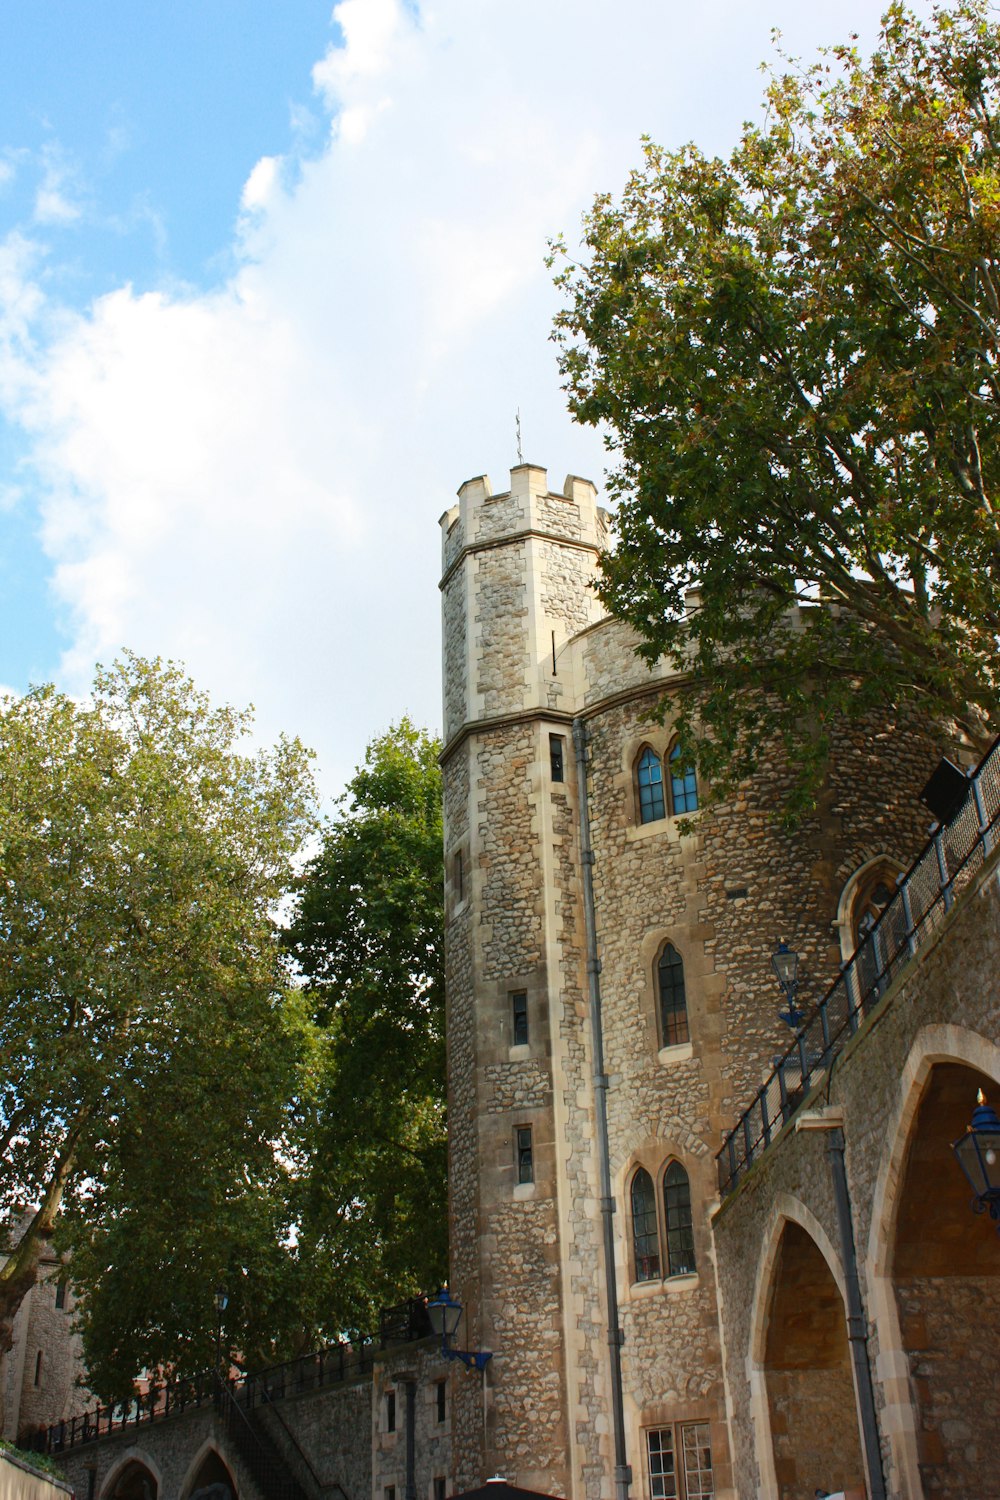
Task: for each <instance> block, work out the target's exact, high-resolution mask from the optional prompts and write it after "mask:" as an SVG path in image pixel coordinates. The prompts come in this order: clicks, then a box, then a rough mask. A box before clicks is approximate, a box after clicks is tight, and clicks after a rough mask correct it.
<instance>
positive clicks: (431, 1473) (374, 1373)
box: [57, 1340, 477, 1500]
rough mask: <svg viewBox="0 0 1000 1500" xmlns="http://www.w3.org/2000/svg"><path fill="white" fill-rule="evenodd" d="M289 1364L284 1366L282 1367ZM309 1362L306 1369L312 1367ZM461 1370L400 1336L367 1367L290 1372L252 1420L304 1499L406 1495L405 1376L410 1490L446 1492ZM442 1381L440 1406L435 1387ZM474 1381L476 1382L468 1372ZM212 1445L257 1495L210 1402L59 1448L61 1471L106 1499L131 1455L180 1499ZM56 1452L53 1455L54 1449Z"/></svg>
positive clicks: (243, 1498) (427, 1499)
mask: <svg viewBox="0 0 1000 1500" xmlns="http://www.w3.org/2000/svg"><path fill="white" fill-rule="evenodd" d="M289 1369H291V1367H289ZM312 1373H313V1371H312V1368H310V1370H309V1375H310V1377H311V1375H312ZM464 1374H465V1372H464V1370H462V1368H461V1366H457V1367H456V1366H455V1365H454V1364H453V1363H450V1362H447V1361H445V1360H443V1359H442V1358H441V1356H440V1351H439V1349H438V1347H437V1345H436V1343H435V1342H434V1341H433V1340H425V1341H423V1342H421V1343H415V1344H406V1345H398V1346H396V1347H394V1348H392V1349H389V1350H385V1351H382V1352H381V1353H379V1354H376V1355H375V1357H374V1361H373V1366H372V1368H371V1370H369V1371H367V1372H366V1373H364V1374H363V1375H362V1374H360V1373H359V1374H357V1375H355V1376H354V1377H353V1378H351V1379H348V1380H346V1381H343V1382H340V1383H337V1384H332V1385H329V1386H325V1387H322V1388H320V1389H318V1390H317V1389H307V1390H303V1391H301V1392H296V1391H295V1390H294V1376H293V1374H291V1373H290V1374H289V1376H288V1384H287V1387H286V1388H285V1389H286V1394H284V1395H277V1394H275V1399H273V1400H272V1401H271V1402H270V1403H258V1404H257V1405H256V1406H255V1407H254V1409H253V1421H254V1422H255V1423H257V1424H259V1426H260V1428H261V1429H262V1430H263V1431H264V1433H265V1434H266V1437H267V1438H268V1439H269V1441H270V1443H271V1444H272V1445H273V1448H274V1449H275V1450H276V1452H277V1453H278V1455H280V1457H281V1459H282V1460H283V1461H284V1463H285V1465H286V1466H287V1468H288V1470H289V1472H290V1473H291V1474H292V1475H293V1476H294V1477H295V1478H296V1479H297V1480H298V1482H299V1484H300V1485H301V1487H302V1489H303V1491H304V1493H305V1495H306V1496H307V1497H308V1500H324V1497H331V1496H332V1497H336V1500H385V1495H386V1490H387V1489H389V1488H390V1487H394V1488H395V1490H396V1495H397V1497H398V1500H404V1496H405V1486H406V1445H407V1399H406V1388H407V1384H408V1383H411V1382H412V1384H413V1387H414V1398H415V1399H414V1418H415V1421H414V1439H415V1453H414V1457H415V1464H414V1482H415V1487H416V1494H417V1497H418V1500H434V1496H435V1483H434V1482H435V1480H443V1481H444V1483H445V1488H446V1492H447V1494H449V1495H451V1494H453V1493H454V1492H455V1490H456V1489H457V1488H458V1485H457V1484H456V1482H455V1475H454V1469H453V1465H452V1459H451V1444H452V1434H453V1413H454V1392H455V1390H456V1389H457V1388H458V1386H459V1385H460V1383H461V1381H462V1379H463V1377H464ZM442 1383H443V1384H444V1386H445V1388H446V1389H445V1400H444V1411H443V1415H439V1410H440V1409H439V1405H438V1387H439V1385H441V1384H442ZM471 1383H472V1384H473V1385H476V1384H477V1382H476V1381H475V1380H472V1382H471ZM390 1391H391V1392H393V1393H394V1395H395V1398H396V1399H395V1423H394V1426H393V1427H392V1428H391V1429H390V1427H389V1424H388V1422H387V1416H386V1414H387V1404H386V1397H387V1394H388V1393H389V1392H390ZM210 1451H214V1452H216V1453H218V1454H219V1456H220V1457H221V1459H222V1460H223V1462H224V1463H225V1464H226V1465H227V1467H228V1468H229V1469H230V1471H231V1473H232V1474H233V1476H234V1479H235V1481H236V1485H237V1488H238V1491H239V1497H240V1500H263V1497H262V1496H261V1495H260V1493H259V1491H258V1488H257V1485H256V1483H255V1480H254V1477H253V1475H252V1473H251V1472H250V1471H249V1470H248V1468H247V1466H246V1464H245V1463H244V1461H243V1459H242V1458H241V1455H240V1452H239V1450H238V1448H237V1447H236V1446H235V1445H234V1443H233V1441H232V1439H231V1436H230V1434H229V1433H228V1432H227V1431H226V1428H225V1425H224V1423H222V1422H221V1421H220V1419H219V1418H218V1416H217V1414H216V1412H215V1409H214V1407H213V1405H212V1403H211V1402H206V1403H205V1404H204V1405H203V1406H201V1407H189V1408H188V1409H187V1410H186V1411H185V1412H183V1413H181V1414H176V1415H172V1416H170V1417H167V1418H161V1419H160V1420H158V1421H154V1422H148V1421H146V1422H143V1423H142V1425H141V1426H139V1427H138V1428H137V1427H135V1426H134V1425H132V1426H129V1427H128V1428H126V1429H125V1430H119V1431H117V1432H115V1433H113V1434H111V1435H106V1436H103V1437H101V1438H100V1439H99V1440H98V1441H96V1442H90V1443H86V1444H82V1445H80V1446H79V1447H76V1448H72V1449H69V1450H67V1451H66V1453H65V1454H64V1455H62V1456H61V1457H60V1462H61V1464H62V1466H63V1468H64V1469H65V1472H66V1476H67V1479H68V1481H69V1482H70V1483H71V1484H72V1486H73V1488H74V1489H75V1490H76V1493H77V1495H78V1496H79V1497H81V1500H83V1497H86V1496H87V1495H89V1494H90V1484H91V1477H90V1476H91V1472H93V1476H94V1477H93V1486H94V1488H93V1494H94V1496H95V1500H107V1497H108V1496H110V1495H111V1494H112V1492H113V1489H114V1484H115V1481H116V1477H117V1476H118V1475H120V1474H121V1472H122V1469H123V1467H124V1466H125V1465H126V1464H127V1463H130V1462H133V1461H135V1462H139V1463H141V1464H143V1465H144V1466H145V1467H146V1468H147V1469H148V1470H149V1471H150V1473H151V1475H152V1476H153V1479H154V1480H155V1482H156V1484H157V1486H158V1493H157V1496H156V1500H185V1497H186V1495H187V1493H188V1491H189V1490H190V1488H191V1485H192V1483H193V1482H194V1479H195V1476H196V1474H197V1471H198V1469H199V1467H200V1465H201V1463H202V1462H203V1460H204V1459H205V1456H206V1454H207V1453H209V1452H210ZM57 1456H58V1455H57Z"/></svg>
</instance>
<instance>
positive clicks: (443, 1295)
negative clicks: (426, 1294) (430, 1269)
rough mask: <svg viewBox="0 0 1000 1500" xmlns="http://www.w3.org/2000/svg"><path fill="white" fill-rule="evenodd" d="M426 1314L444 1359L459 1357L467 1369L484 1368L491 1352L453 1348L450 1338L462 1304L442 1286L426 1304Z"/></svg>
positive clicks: (456, 1329)
mask: <svg viewBox="0 0 1000 1500" xmlns="http://www.w3.org/2000/svg"><path fill="white" fill-rule="evenodd" d="M427 1316H428V1317H429V1318H430V1320H431V1327H432V1328H433V1330H434V1332H435V1333H436V1334H437V1336H438V1338H439V1339H440V1340H441V1353H442V1355H443V1356H444V1358H445V1359H460V1360H461V1361H462V1363H463V1365H464V1366H465V1368H466V1369H467V1370H485V1369H486V1366H487V1365H488V1364H489V1362H490V1360H491V1359H492V1358H493V1355H492V1353H490V1352H488V1351H487V1350H485V1349H453V1348H452V1347H451V1340H452V1339H453V1338H454V1337H455V1334H456V1333H457V1332H458V1325H459V1322H460V1321H461V1317H462V1304H461V1302H459V1301H457V1300H456V1298H454V1297H453V1296H452V1295H451V1292H449V1290H448V1288H447V1287H446V1286H443V1287H442V1288H441V1290H440V1291H439V1292H438V1294H437V1296H436V1297H432V1298H431V1300H430V1301H429V1302H428V1304H427Z"/></svg>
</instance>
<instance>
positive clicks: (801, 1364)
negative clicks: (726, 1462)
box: [748, 1194, 864, 1500]
mask: <svg viewBox="0 0 1000 1500" xmlns="http://www.w3.org/2000/svg"><path fill="white" fill-rule="evenodd" d="M748 1352H749V1359H748V1373H749V1377H750V1389H751V1409H752V1413H753V1420H754V1429H755V1436H756V1447H757V1462H758V1467H759V1472H760V1479H761V1486H760V1490H761V1493H762V1494H767V1495H774V1496H776V1497H779V1500H781V1497H784V1496H786V1495H787V1496H799V1495H810V1494H812V1493H813V1491H814V1489H817V1488H821V1489H831V1488H833V1489H847V1490H850V1489H854V1488H859V1489H862V1491H863V1486H864V1459H863V1455H862V1445H861V1435H860V1431H859V1426H858V1418H857V1401H856V1398H855V1391H854V1377H853V1370H852V1366H851V1359H850V1353H849V1349H848V1342H847V1318H846V1311H845V1304H844V1279H843V1272H842V1268H841V1265H840V1260H839V1257H838V1256H837V1254H836V1252H835V1250H834V1248H833V1244H832V1243H831V1241H830V1238H829V1235H828V1234H827V1232H826V1230H825V1229H824V1228H823V1226H822V1224H821V1223H820V1222H819V1220H818V1219H817V1218H816V1216H815V1215H814V1214H813V1213H812V1212H811V1210H809V1209H808V1208H807V1207H806V1206H805V1204H803V1203H801V1202H800V1201H799V1200H798V1199H795V1198H792V1197H791V1196H790V1195H788V1194H779V1195H778V1198H777V1200H776V1202H775V1204H774V1205H773V1207H772V1211H771V1217H770V1220H769V1225H768V1230H767V1233H766V1234H765V1237H764V1242H763V1245H762V1250H761V1255H760V1259H759V1265H758V1272H757V1281H756V1286H755V1289H754V1300H753V1312H752V1319H751V1330H750V1349H749V1351H748Z"/></svg>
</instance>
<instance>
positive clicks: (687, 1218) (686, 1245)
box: [663, 1161, 695, 1276]
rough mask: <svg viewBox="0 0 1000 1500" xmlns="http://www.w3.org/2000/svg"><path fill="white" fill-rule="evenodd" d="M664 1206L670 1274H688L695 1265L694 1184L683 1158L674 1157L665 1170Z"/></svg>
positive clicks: (668, 1270) (668, 1272)
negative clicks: (692, 1185) (682, 1164)
mask: <svg viewBox="0 0 1000 1500" xmlns="http://www.w3.org/2000/svg"><path fill="white" fill-rule="evenodd" d="M663 1208H664V1212H665V1215H666V1221H667V1275H668V1276H687V1275H689V1274H690V1273H691V1272H692V1271H694V1269H695V1264H694V1230H693V1229H692V1227H691V1184H690V1183H689V1182H688V1175H687V1173H686V1172H685V1170H684V1168H683V1167H682V1166H681V1164H680V1162H679V1161H672V1162H671V1163H670V1165H669V1167H668V1168H667V1170H666V1171H665V1172H664V1174H663Z"/></svg>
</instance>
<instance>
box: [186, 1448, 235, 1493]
mask: <svg viewBox="0 0 1000 1500" xmlns="http://www.w3.org/2000/svg"><path fill="white" fill-rule="evenodd" d="M182 1494H183V1495H184V1500H237V1494H238V1492H237V1489H236V1481H235V1479H234V1478H233V1476H232V1474H231V1473H230V1470H229V1466H228V1464H226V1462H225V1461H224V1460H223V1459H222V1458H221V1457H220V1456H219V1454H218V1453H217V1452H216V1450H215V1449H214V1448H209V1450H208V1451H207V1453H205V1454H204V1455H203V1457H202V1458H201V1460H200V1461H199V1462H198V1463H197V1465H196V1467H195V1470H194V1473H193V1474H192V1476H191V1478H190V1479H189V1480H188V1482H187V1484H186V1485H185V1486H184V1489H183V1491H182Z"/></svg>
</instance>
